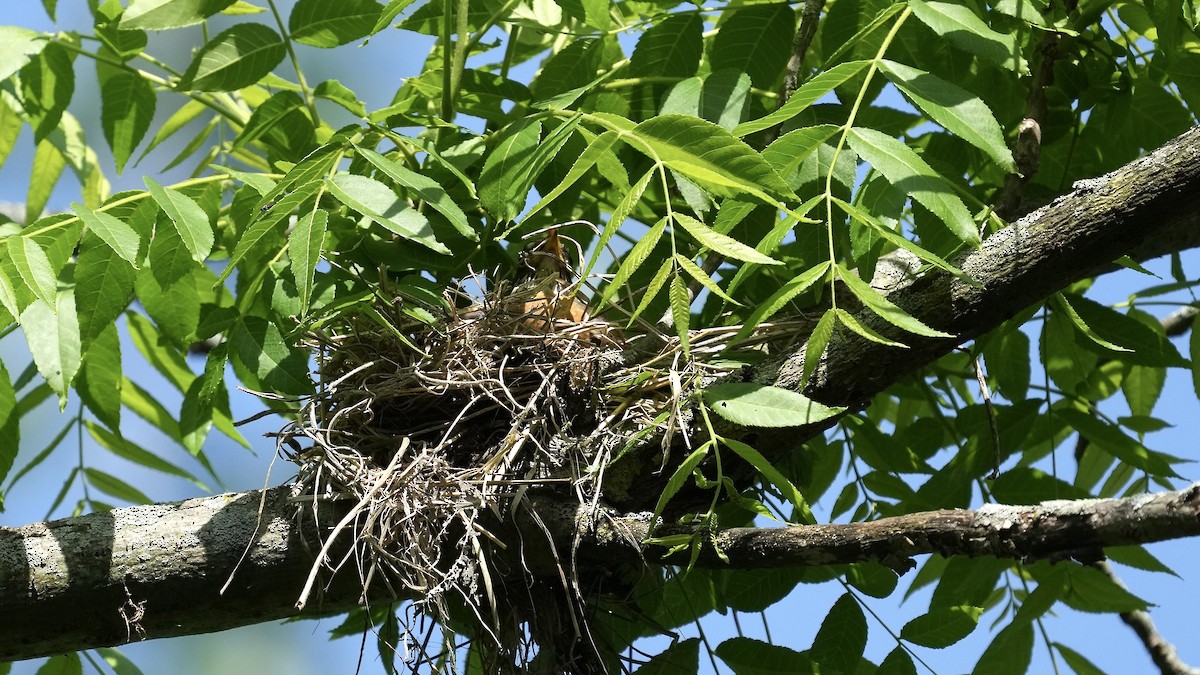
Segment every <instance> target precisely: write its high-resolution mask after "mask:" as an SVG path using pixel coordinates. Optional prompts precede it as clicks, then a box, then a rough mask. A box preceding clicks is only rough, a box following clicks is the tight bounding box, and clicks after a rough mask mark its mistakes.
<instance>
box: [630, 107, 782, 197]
mask: <svg viewBox="0 0 1200 675" xmlns="http://www.w3.org/2000/svg"><path fill="white" fill-rule="evenodd" d="M629 136H632V138H633V139H635V140H634V141H632V145H633V146H634V147H635V148H637V149H638V150H640V151H642V152H645V153H646V154H647V155H648V156H649V157H650V158H651V159H654V160H656V161H661V162H662V163H663V164H666V165H667V166H668V167H670V168H672V169H674V170H675V171H678V172H679V173H681V174H683V175H685V176H687V177H688V178H691V179H692V180H694V181H696V182H697V183H699V184H700V185H701V187H704V188H706V189H708V190H709V191H710V192H713V193H714V194H716V195H719V196H724V197H733V196H737V195H738V194H739V193H748V194H751V195H754V196H755V197H758V198H759V199H762V200H763V201H765V202H767V203H774V202H775V201H776V200H780V201H796V199H797V198H796V195H795V194H794V193H793V192H792V191H791V189H790V188H788V186H787V183H785V182H784V181H783V179H782V178H780V177H779V174H777V173H775V170H774V169H773V168H771V165H770V164H769V163H768V162H767V161H766V160H765V159H763V157H762V155H760V154H758V153H757V152H755V151H754V149H753V148H751V147H750V146H749V145H746V144H745V143H744V142H742V141H741V140H740V139H738V138H737V137H735V136H733V135H732V134H730V133H729V132H728V131H726V130H724V129H722V128H721V127H720V126H718V125H716V124H713V123H712V122H707V121H705V120H702V119H698V118H696V117H691V116H688V115H659V116H658V117H653V118H651V119H648V120H646V121H645V122H642V123H641V124H639V125H637V126H636V127H634V129H633V130H632V131H631V132H629V135H628V136H626V138H628V137H629Z"/></svg>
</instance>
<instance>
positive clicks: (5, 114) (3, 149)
mask: <svg viewBox="0 0 1200 675" xmlns="http://www.w3.org/2000/svg"><path fill="white" fill-rule="evenodd" d="M24 124H25V123H24V121H23V120H22V119H21V116H20V115H19V114H17V111H16V110H13V109H12V106H10V105H9V104H8V103H7V102H6V101H5V100H4V99H2V98H0V166H4V161H5V160H6V159H8V155H9V154H10V153H11V152H12V151H13V148H14V147H15V146H16V144H17V138H18V137H20V135H21V127H22V126H24Z"/></svg>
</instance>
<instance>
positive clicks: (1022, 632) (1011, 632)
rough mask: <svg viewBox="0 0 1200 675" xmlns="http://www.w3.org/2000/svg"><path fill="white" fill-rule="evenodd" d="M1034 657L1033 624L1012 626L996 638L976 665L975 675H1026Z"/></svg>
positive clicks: (1024, 623)
mask: <svg viewBox="0 0 1200 675" xmlns="http://www.w3.org/2000/svg"><path fill="white" fill-rule="evenodd" d="M1032 657H1033V624H1031V623H1029V622H1023V623H1020V624H1016V623H1014V624H1011V625H1009V626H1008V627H1007V628H1005V629H1004V630H1002V631H1000V633H999V634H998V635H997V636H996V638H995V639H994V640H992V643H991V644H990V645H988V648H987V649H986V650H984V652H983V655H982V656H981V657H979V661H978V662H977V663H976V664H975V670H973V671H971V672H972V673H973V675H1025V673H1027V672H1028V671H1029V661H1030V659H1031V658H1032Z"/></svg>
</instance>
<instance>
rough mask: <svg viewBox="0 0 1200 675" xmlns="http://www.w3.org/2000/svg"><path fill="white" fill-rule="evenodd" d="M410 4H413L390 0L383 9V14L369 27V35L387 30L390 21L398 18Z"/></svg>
mask: <svg viewBox="0 0 1200 675" xmlns="http://www.w3.org/2000/svg"><path fill="white" fill-rule="evenodd" d="M411 4H413V0H391V1H390V2H388V4H387V6H386V7H384V8H383V12H382V13H381V14H380V15H379V18H378V19H376V20H375V25H374V26H372V27H371V35H374V34H376V33H378V32H379V31H381V30H383V29H384V28H387V27H388V25H389V24H390V23H391V22H392V20H393V19H395V18H396V17H397V16H400V12H403V11H404V10H405V9H408V6H409V5H411Z"/></svg>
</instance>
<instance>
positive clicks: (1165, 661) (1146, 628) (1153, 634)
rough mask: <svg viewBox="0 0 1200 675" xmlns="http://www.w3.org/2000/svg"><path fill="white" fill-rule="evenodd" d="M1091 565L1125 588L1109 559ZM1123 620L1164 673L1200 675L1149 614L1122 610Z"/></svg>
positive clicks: (1199, 669)
mask: <svg viewBox="0 0 1200 675" xmlns="http://www.w3.org/2000/svg"><path fill="white" fill-rule="evenodd" d="M1091 565H1092V567H1095V568H1096V569H1098V570H1100V571H1101V572H1104V573H1105V574H1107V575H1108V578H1109V579H1112V580H1113V583H1115V584H1116V585H1118V586H1120V587H1121V588H1125V584H1124V582H1122V581H1121V578H1120V577H1118V576H1117V573H1116V572H1115V571H1114V570H1113V568H1112V566H1111V565H1109V564H1108V562H1107V561H1105V560H1097V561H1096V562H1093V563H1091ZM1121 620H1122V621H1124V622H1125V624H1126V625H1127V626H1129V627H1130V628H1132V629H1133V632H1135V633H1137V636H1138V639H1140V640H1141V641H1142V644H1143V645H1145V647H1146V651H1147V652H1149V653H1150V659H1151V660H1152V661H1154V665H1156V666H1158V669H1159V671H1160V672H1162V675H1200V668H1193V667H1192V666H1189V665H1188V664H1186V663H1184V662H1183V661H1182V660H1180V658H1179V654H1178V653H1177V652H1176V651H1175V645H1173V644H1171V643H1170V642H1168V641H1167V640H1166V639H1164V638H1163V636H1162V634H1161V633H1159V632H1158V629H1157V628H1156V627H1155V626H1154V620H1153V619H1151V618H1150V615H1149V614H1147V613H1146V612H1143V611H1140V610H1135V611H1132V612H1121Z"/></svg>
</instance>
